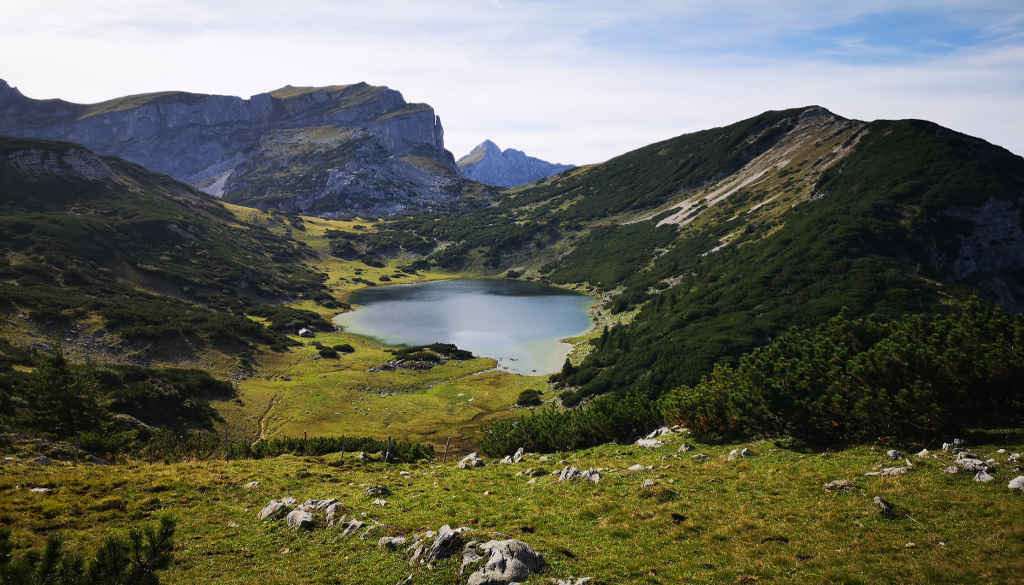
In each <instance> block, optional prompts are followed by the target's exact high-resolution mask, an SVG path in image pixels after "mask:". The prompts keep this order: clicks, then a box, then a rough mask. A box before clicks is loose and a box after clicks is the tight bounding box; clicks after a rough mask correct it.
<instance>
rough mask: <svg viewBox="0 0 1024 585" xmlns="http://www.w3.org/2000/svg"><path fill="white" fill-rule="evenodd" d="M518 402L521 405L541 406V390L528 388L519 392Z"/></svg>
mask: <svg viewBox="0 0 1024 585" xmlns="http://www.w3.org/2000/svg"><path fill="white" fill-rule="evenodd" d="M516 404H517V405H519V406H540V405H541V399H540V392H538V391H537V390H534V389H532V388H528V389H526V390H523V391H522V392H520V393H519V398H517V399H516Z"/></svg>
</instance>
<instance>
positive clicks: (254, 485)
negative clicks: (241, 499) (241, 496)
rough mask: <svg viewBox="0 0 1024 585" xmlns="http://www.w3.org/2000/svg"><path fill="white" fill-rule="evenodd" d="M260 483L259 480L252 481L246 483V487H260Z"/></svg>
mask: <svg viewBox="0 0 1024 585" xmlns="http://www.w3.org/2000/svg"><path fill="white" fill-rule="evenodd" d="M259 485H260V482H258V481H250V482H249V483H247V484H245V489H247V490H251V489H252V488H254V487H259Z"/></svg>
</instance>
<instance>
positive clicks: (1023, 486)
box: [1006, 475, 1024, 493]
mask: <svg viewBox="0 0 1024 585" xmlns="http://www.w3.org/2000/svg"><path fill="white" fill-rule="evenodd" d="M1006 487H1007V488H1009V489H1011V490H1013V491H1016V492H1020V493H1024V475H1018V476H1017V477H1015V478H1013V479H1011V480H1010V483H1008V484H1006Z"/></svg>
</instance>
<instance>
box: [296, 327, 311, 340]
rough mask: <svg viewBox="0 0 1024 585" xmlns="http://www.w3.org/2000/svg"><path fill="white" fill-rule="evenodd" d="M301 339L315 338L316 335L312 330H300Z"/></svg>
mask: <svg viewBox="0 0 1024 585" xmlns="http://www.w3.org/2000/svg"><path fill="white" fill-rule="evenodd" d="M299 337H307V338H308V337H315V334H314V333H313V331H311V330H310V329H307V328H305V327H303V328H302V329H299Z"/></svg>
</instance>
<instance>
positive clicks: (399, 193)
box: [0, 80, 480, 216]
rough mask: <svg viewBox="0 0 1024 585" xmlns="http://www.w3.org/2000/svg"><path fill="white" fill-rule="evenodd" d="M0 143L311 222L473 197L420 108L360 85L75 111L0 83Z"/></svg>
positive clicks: (436, 126)
mask: <svg viewBox="0 0 1024 585" xmlns="http://www.w3.org/2000/svg"><path fill="white" fill-rule="evenodd" d="M0 135H10V136H21V137H32V138H45V139H51V140H66V141H70V142H75V143H79V144H82V145H84V146H86V147H88V148H90V149H91V150H93V151H95V152H97V153H99V154H103V155H113V156H118V157H121V158H124V159H126V160H130V161H132V162H136V163H138V164H141V165H143V166H145V167H146V168H148V169H151V170H153V171H157V172H162V173H167V174H168V175H170V176H172V177H174V178H176V179H178V180H181V181H184V182H186V183H188V184H190V185H192V186H193V187H196V188H198V189H201V190H203V191H205V192H207V193H211V194H213V195H216V196H218V197H222V198H224V199H225V200H227V201H233V202H235V203H241V204H244V205H250V206H254V207H260V208H263V209H283V210H289V211H294V212H303V213H307V214H311V215H355V214H363V215H370V216H377V215H391V214H395V213H405V212H420V211H442V210H451V209H456V208H460V207H462V206H464V205H465V204H466V202H465V201H464V199H465V198H467V197H468V198H469V199H472V196H473V195H477V194H479V191H480V188H479V186H476V185H474V184H472V183H469V182H467V181H464V180H462V179H460V178H459V176H458V172H457V168H456V166H455V159H454V158H453V157H452V155H451V153H449V152H448V151H447V150H445V148H444V130H443V128H442V127H441V120H440V118H438V117H437V116H436V115H435V114H434V110H433V109H432V108H431V107H430V106H428V105H426V104H410V103H406V101H405V100H404V99H403V98H402V94H401V93H399V92H397V91H395V90H393V89H389V88H387V87H383V86H371V85H368V84H366V83H355V84H350V85H333V86H327V87H294V86H290V85H288V86H285V87H282V88H280V89H277V90H274V91H271V92H267V93H261V94H258V95H254V96H252V97H251V98H249V99H242V98H239V97H234V96H219V95H204V94H194V93H186V92H180V91H179V92H176V91H169V92H159V93H151V94H141V95H133V96H125V97H120V98H116V99H112V100H108V101H105V102H101V103H98V104H75V103H70V102H66V101H63V100H36V99H31V98H28V97H26V96H24V95H22V94H21V92H19V91H18V90H17V89H16V88H13V87H10V86H9V85H7V83H6V82H4V81H3V80H0Z"/></svg>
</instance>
